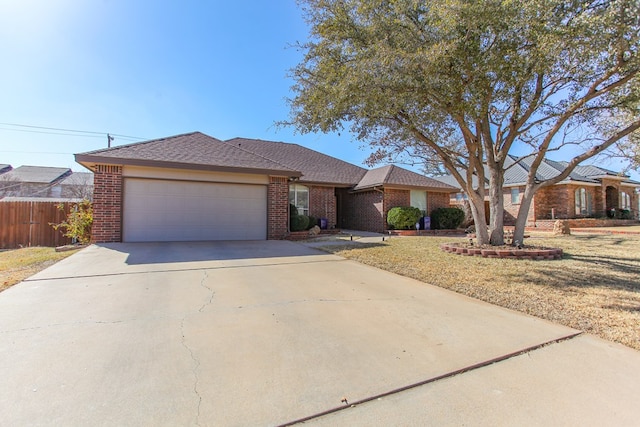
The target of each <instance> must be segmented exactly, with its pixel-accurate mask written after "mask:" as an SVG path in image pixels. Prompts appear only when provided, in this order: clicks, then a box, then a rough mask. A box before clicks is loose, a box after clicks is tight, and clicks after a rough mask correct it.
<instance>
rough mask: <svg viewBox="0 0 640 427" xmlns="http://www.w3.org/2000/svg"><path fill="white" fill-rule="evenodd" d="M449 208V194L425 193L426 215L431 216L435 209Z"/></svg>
mask: <svg viewBox="0 0 640 427" xmlns="http://www.w3.org/2000/svg"><path fill="white" fill-rule="evenodd" d="M454 200H455V198H454ZM450 206H451V197H450V195H449V193H429V192H427V215H431V212H433V211H434V210H435V209H439V208H448V207H450Z"/></svg>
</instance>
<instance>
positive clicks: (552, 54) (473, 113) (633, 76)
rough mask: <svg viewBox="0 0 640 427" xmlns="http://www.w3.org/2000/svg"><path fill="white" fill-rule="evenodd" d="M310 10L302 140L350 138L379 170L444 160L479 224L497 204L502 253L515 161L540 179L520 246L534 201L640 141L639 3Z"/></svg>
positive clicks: (300, 75)
mask: <svg viewBox="0 0 640 427" xmlns="http://www.w3.org/2000/svg"><path fill="white" fill-rule="evenodd" d="M300 3H301V4H302V7H303V10H304V14H305V17H306V19H307V22H308V24H309V26H310V35H309V39H308V41H307V42H305V43H303V44H300V46H299V47H300V49H301V50H302V51H303V52H304V58H303V60H302V61H301V63H300V64H299V65H298V66H297V67H295V68H294V69H293V70H292V76H293V78H294V79H295V84H294V86H293V92H294V97H293V98H292V99H291V100H290V106H291V118H290V120H289V121H288V122H287V123H288V124H293V125H294V126H295V127H296V128H297V130H298V131H300V132H302V133H306V132H317V131H322V132H332V131H341V130H342V129H343V128H344V127H348V128H349V130H350V131H351V132H352V133H353V134H354V135H355V137H356V138H357V139H359V140H361V141H364V142H366V143H368V144H369V145H371V146H372V147H374V148H375V152H374V154H372V156H371V157H370V159H369V161H370V162H371V163H376V162H381V161H399V160H400V159H402V158H403V156H407V157H408V158H409V159H412V160H413V161H414V162H418V161H421V162H424V163H425V164H427V165H429V164H431V166H429V169H434V168H435V169H436V170H437V169H438V166H437V165H435V166H434V159H436V160H437V162H435V163H440V164H441V165H442V166H443V167H444V168H446V170H447V171H448V172H449V173H451V174H453V176H454V177H455V178H456V180H457V181H458V183H459V185H460V186H461V187H462V188H463V190H464V191H465V193H466V194H467V195H468V197H469V201H470V206H471V211H472V214H473V216H474V219H475V221H476V223H478V224H481V223H484V218H485V205H484V200H485V197H487V198H488V199H489V206H490V224H489V229H488V231H487V230H485V229H484V227H483V228H482V229H481V230H479V232H478V241H479V242H480V243H489V242H490V243H492V244H497V245H499V244H502V243H503V242H504V236H503V218H504V207H503V191H502V188H503V184H504V171H505V168H507V167H509V163H510V162H511V159H512V158H511V157H510V155H516V161H521V162H527V165H526V169H527V170H528V171H529V174H528V176H527V178H526V180H527V183H526V186H525V191H524V194H523V197H522V199H521V207H520V213H519V215H518V217H517V219H516V230H515V235H514V239H516V240H518V239H519V240H522V235H523V234H524V225H525V223H526V218H527V213H528V210H529V208H530V206H531V202H532V200H533V195H534V194H535V192H536V191H538V190H539V189H541V188H544V187H546V186H549V185H553V184H556V183H558V182H560V181H562V180H563V179H565V178H567V177H568V176H569V174H570V173H571V171H572V170H573V169H574V168H575V166H576V165H578V164H579V163H581V162H583V161H585V160H586V159H589V158H591V157H593V156H595V155H598V154H600V153H603V152H605V151H607V150H609V149H611V148H613V146H615V145H616V144H624V143H629V142H630V141H633V138H636V141H637V135H638V129H639V128H640V108H639V103H638V100H639V99H640V89H639V69H640V58H639V50H640V2H638V1H637V0H619V1H604V0H591V1H590V0H587V1H573V0H570V1H566V0H563V1H561V0H523V1H512V0H503V1H499V0H485V1H471V2H470V1H466V0H430V1H417V0H394V1H388V0H300ZM568 148H570V149H571V151H566V150H567V149H568ZM558 151H559V152H560V154H563V156H566V155H570V160H569V161H568V163H567V165H566V167H565V168H564V169H563V170H561V171H559V172H558V174H557V175H556V176H555V177H554V178H552V179H548V180H541V179H540V175H539V174H538V173H537V172H538V167H539V166H540V164H541V162H542V160H543V158H544V157H546V156H548V155H549V154H552V153H554V152H558ZM567 153H568V154H567ZM473 177H475V178H476V179H472V178H473ZM485 183H486V184H487V186H486V187H487V188H485Z"/></svg>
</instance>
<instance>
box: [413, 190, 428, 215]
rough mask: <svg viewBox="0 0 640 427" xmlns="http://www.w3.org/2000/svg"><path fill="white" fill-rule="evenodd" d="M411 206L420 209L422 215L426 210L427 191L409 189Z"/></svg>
mask: <svg viewBox="0 0 640 427" xmlns="http://www.w3.org/2000/svg"><path fill="white" fill-rule="evenodd" d="M411 206H412V207H414V208H418V209H420V211H421V212H422V215H425V214H426V212H427V192H426V191H418V190H411Z"/></svg>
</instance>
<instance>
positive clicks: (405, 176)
mask: <svg viewBox="0 0 640 427" xmlns="http://www.w3.org/2000/svg"><path fill="white" fill-rule="evenodd" d="M76 161H77V162H78V163H80V164H82V165H83V166H85V167H86V168H88V169H90V170H91V171H93V172H94V174H95V179H94V181H95V186H94V199H93V200H94V230H93V239H94V240H95V241H96V242H120V241H125V242H136V241H180V240H184V241H193V240H261V239H282V238H285V237H287V235H288V234H289V203H293V204H294V205H296V207H297V208H298V212H299V213H301V214H306V215H311V216H313V217H316V218H325V219H326V220H327V222H328V226H329V227H331V228H332V227H340V228H356V229H360V230H371V231H383V230H384V229H385V225H386V223H385V218H386V214H387V212H388V210H389V209H391V208H392V207H394V206H408V205H411V204H413V205H414V206H417V207H420V208H421V209H423V210H424V211H425V212H430V211H431V210H432V209H434V208H437V207H445V206H448V205H449V200H448V197H449V193H451V192H452V191H455V189H454V188H452V187H450V186H448V185H446V184H444V183H442V182H439V181H436V180H433V179H430V178H426V177H424V176H422V175H419V174H416V173H413V172H410V171H407V170H405V169H402V168H399V167H396V166H387V167H383V168H378V169H374V170H372V171H368V170H366V169H364V168H361V167H358V166H355V165H352V164H350V163H347V162H344V161H342V160H339V159H336V158H334V157H330V156H327V155H325V154H322V153H319V152H317V151H314V150H310V149H308V148H305V147H302V146H300V145H297V144H289V143H283V142H271V141H263V140H256V139H246V138H235V139H231V140H228V141H221V140H219V139H216V138H212V137H210V136H208V135H205V134H202V133H200V132H194V133H189V134H184V135H177V136H172V137H168V138H162V139H156V140H152V141H147V142H141V143H136V144H130V145H124V146H118V147H113V148H108V149H104V150H97V151H92V152H89V153H81V154H76Z"/></svg>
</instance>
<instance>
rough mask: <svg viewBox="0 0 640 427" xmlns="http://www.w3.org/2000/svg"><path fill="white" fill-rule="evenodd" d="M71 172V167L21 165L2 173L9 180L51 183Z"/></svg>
mask: <svg viewBox="0 0 640 427" xmlns="http://www.w3.org/2000/svg"><path fill="white" fill-rule="evenodd" d="M69 174H71V169H69V168H52V167H46V166H20V167H18V168H15V169H13V170H11V171H9V172H7V173H4V174H2V177H3V179H6V180H9V181H16V182H31V183H40V184H50V183H53V182H55V181H57V180H59V179H62V178H64V177H65V176H67V175H69Z"/></svg>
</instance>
